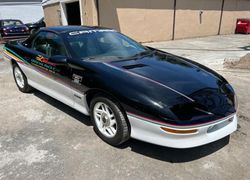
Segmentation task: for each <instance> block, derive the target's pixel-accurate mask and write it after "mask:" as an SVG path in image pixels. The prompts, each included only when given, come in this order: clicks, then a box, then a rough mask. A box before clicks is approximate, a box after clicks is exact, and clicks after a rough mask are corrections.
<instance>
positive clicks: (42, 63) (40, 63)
mask: <svg viewBox="0 0 250 180" xmlns="http://www.w3.org/2000/svg"><path fill="white" fill-rule="evenodd" d="M4 54H5V56H6V58H8V59H10V60H11V59H14V60H15V61H17V62H20V63H25V64H32V65H34V66H37V67H40V68H42V69H45V70H47V71H49V72H53V73H58V72H60V70H59V69H58V68H56V67H55V65H54V64H53V63H50V62H48V59H47V58H45V57H43V56H41V55H38V56H36V57H35V59H30V60H29V61H28V60H27V58H22V57H21V56H19V55H18V54H17V53H15V52H14V51H12V50H11V49H9V48H7V47H4Z"/></svg>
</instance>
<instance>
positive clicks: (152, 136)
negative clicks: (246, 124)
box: [128, 114, 237, 148]
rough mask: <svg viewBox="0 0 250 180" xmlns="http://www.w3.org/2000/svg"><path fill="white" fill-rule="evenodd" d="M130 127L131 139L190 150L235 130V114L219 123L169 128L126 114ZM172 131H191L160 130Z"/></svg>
mask: <svg viewBox="0 0 250 180" xmlns="http://www.w3.org/2000/svg"><path fill="white" fill-rule="evenodd" d="M128 119H129V122H130V125H131V137H132V138H134V139H138V140H142V141H145V142H149V143H152V144H157V145H161V146H166V147H173V148H191V147H196V146H201V145H204V144H208V143H210V142H214V141H216V140H219V139H222V138H224V137H226V136H228V135H230V134H231V133H233V132H234V131H235V130H236V129H237V117H236V114H234V115H231V116H228V117H226V118H224V119H221V120H220V121H219V122H218V121H217V122H216V123H212V124H209V125H204V126H199V127H188V128H186V127H174V126H172V127H169V126H164V125H162V124H157V123H151V122H148V121H144V120H143V119H142V118H141V117H137V116H134V115H131V114H128ZM164 127H166V128H168V129H169V128H171V129H174V130H192V129H197V132H195V133H191V134H176V133H170V132H166V131H164V130H162V128H164Z"/></svg>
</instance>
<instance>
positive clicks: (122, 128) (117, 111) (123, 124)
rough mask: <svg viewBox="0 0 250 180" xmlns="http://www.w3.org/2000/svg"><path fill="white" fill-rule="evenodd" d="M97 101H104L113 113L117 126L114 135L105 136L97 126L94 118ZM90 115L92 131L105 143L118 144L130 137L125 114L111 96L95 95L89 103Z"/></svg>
mask: <svg viewBox="0 0 250 180" xmlns="http://www.w3.org/2000/svg"><path fill="white" fill-rule="evenodd" d="M98 102H101V103H105V104H106V105H108V106H109V108H110V109H111V110H112V111H113V113H114V117H115V119H116V128H117V130H116V134H115V135H114V137H107V136H105V135H104V134H103V133H102V132H101V131H100V130H99V128H98V127H97V124H96V121H95V118H94V107H95V105H96V104H97V103H98ZM90 117H91V121H92V123H93V126H94V131H95V132H96V134H97V135H98V136H99V137H100V138H101V139H102V140H103V141H105V142H106V143H108V144H110V145H112V146H118V145H120V144H122V143H124V142H125V141H127V140H128V139H129V138H130V131H129V124H128V121H127V120H126V116H125V114H124V113H123V111H122V109H121V108H120V106H119V105H118V103H116V102H115V101H114V100H112V99H111V98H107V97H106V96H103V95H98V96H95V97H94V98H93V99H92V100H91V103H90Z"/></svg>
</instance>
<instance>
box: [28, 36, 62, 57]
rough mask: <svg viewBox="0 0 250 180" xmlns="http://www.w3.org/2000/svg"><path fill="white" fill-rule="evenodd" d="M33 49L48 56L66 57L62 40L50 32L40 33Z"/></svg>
mask: <svg viewBox="0 0 250 180" xmlns="http://www.w3.org/2000/svg"><path fill="white" fill-rule="evenodd" d="M32 49H34V50H36V51H39V52H41V53H43V54H46V55H47V56H49V57H51V56H55V55H66V51H65V48H64V46H63V41H62V39H61V38H60V37H59V36H58V35H56V34H54V33H50V32H40V33H39V34H38V35H37V36H36V37H35V38H34V40H33V43H32Z"/></svg>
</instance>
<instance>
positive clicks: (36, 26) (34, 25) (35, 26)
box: [25, 18, 46, 34]
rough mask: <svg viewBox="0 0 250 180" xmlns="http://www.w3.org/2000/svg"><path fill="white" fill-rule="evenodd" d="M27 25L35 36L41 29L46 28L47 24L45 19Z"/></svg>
mask: <svg viewBox="0 0 250 180" xmlns="http://www.w3.org/2000/svg"><path fill="white" fill-rule="evenodd" d="M25 25H26V26H27V27H28V28H29V31H30V33H31V34H34V33H35V32H36V31H38V30H39V29H40V28H42V27H45V26H46V24H45V22H44V18H41V19H39V20H38V21H37V22H33V23H27V24H25Z"/></svg>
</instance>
